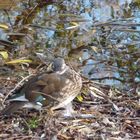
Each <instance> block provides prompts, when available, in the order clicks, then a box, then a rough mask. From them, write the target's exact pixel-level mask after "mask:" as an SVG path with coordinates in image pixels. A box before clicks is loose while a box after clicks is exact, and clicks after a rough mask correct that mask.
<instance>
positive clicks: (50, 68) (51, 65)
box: [47, 63, 53, 72]
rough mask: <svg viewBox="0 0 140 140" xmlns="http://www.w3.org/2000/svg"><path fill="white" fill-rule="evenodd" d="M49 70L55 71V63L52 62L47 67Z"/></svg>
mask: <svg viewBox="0 0 140 140" xmlns="http://www.w3.org/2000/svg"><path fill="white" fill-rule="evenodd" d="M47 72H53V63H50V64H49V65H48V67H47Z"/></svg>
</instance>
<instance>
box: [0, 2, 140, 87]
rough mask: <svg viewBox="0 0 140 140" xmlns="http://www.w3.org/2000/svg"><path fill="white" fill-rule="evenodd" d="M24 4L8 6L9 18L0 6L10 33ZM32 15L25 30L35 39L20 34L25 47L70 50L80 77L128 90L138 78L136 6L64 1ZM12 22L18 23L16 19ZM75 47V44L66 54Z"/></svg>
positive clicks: (139, 18)
mask: <svg viewBox="0 0 140 140" xmlns="http://www.w3.org/2000/svg"><path fill="white" fill-rule="evenodd" d="M28 4H29V3H27V1H24V2H22V3H19V4H17V6H16V7H15V5H14V8H13V10H11V11H9V12H8V14H9V17H8V16H7V13H6V12H5V11H1V13H0V16H1V17H0V22H1V23H6V24H8V25H9V26H11V27H12V28H11V29H10V30H9V31H10V32H15V31H17V30H15V28H13V27H15V19H16V18H17V15H18V16H19V15H22V10H24V9H28V7H29V5H28ZM30 5H33V4H31V3H30ZM35 14H36V16H35V17H34V19H33V20H32V25H31V26H30V28H31V31H30V32H29V33H28V34H29V36H30V35H31V36H32V37H33V40H34V41H35V42H34V43H36V44H34V43H33V41H32V40H30V39H29V38H26V40H24V41H25V43H26V47H27V48H30V47H31V46H33V44H34V46H36V51H37V52H39V53H40V52H41V53H42V52H43V53H44V50H43V47H42V50H43V51H42V50H41V48H40V49H38V46H44V47H46V48H47V49H49V50H51V51H52V50H55V51H54V53H56V54H57V55H61V56H64V57H66V56H67V55H69V54H70V55H72V57H73V58H78V59H79V60H80V61H81V63H82V64H83V66H82V69H81V72H82V73H83V75H84V76H86V77H88V78H89V79H92V80H95V81H99V82H102V83H105V84H108V85H112V86H115V87H116V86H117V87H119V88H126V89H128V90H129V89H131V87H134V86H135V85H137V84H138V83H139V82H140V9H139V6H137V5H136V3H134V1H132V0H125V1H124V0H69V1H62V2H61V3H59V4H58V5H54V4H50V5H49V6H47V7H45V8H43V9H41V10H40V9H39V10H38V12H36V13H35ZM74 15H75V16H74ZM22 16H23V15H22ZM19 17H20V16H19ZM9 18H10V20H9ZM17 25H18V27H21V25H22V20H21V21H20V22H18V24H17ZM17 25H16V26H17ZM37 26H38V27H37ZM34 31H35V33H33V32H34ZM0 34H1V36H0V39H4V40H6V39H9V36H8V35H7V32H6V31H4V30H3V29H0ZM31 36H30V37H31ZM11 40H12V39H11ZM12 41H14V40H12ZM16 43H19V46H20V45H23V44H24V43H23V42H20V41H16ZM24 47H25V46H24ZM0 48H1V49H3V48H2V46H1V47H0ZM56 48H57V49H56ZM75 48H81V49H79V51H73V52H75V53H72V54H71V53H70V52H72V51H71V50H73V49H75ZM75 50H76V49H75ZM18 51H19V50H18ZM128 87H130V88H128Z"/></svg>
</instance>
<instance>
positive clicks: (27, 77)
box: [2, 74, 33, 104]
mask: <svg viewBox="0 0 140 140" xmlns="http://www.w3.org/2000/svg"><path fill="white" fill-rule="evenodd" d="M32 75H33V74H30V75H28V76H26V77H24V78H23V79H22V80H21V81H20V82H18V83H17V85H16V86H15V87H14V88H13V89H12V90H10V91H9V93H8V94H7V95H6V96H5V98H4V100H3V102H2V104H4V102H5V100H6V99H7V98H8V96H10V95H11V94H12V92H14V91H15V90H16V89H17V88H18V87H19V86H21V84H22V83H23V82H24V81H25V80H27V79H29V77H31V76H32Z"/></svg>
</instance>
